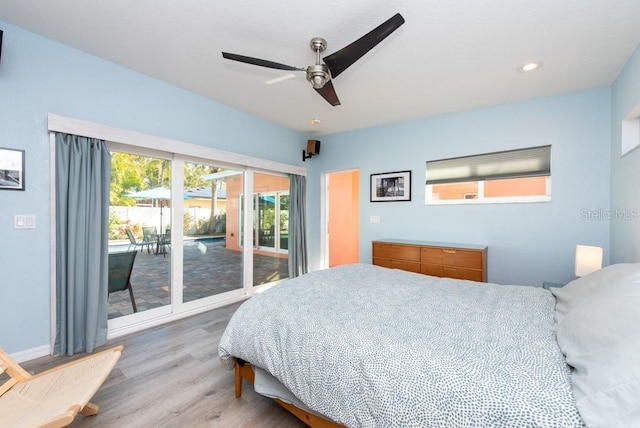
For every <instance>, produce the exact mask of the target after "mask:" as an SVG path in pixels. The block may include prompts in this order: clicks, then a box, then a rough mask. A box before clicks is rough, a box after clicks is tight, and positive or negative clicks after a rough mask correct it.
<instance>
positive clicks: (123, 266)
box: [109, 251, 138, 312]
mask: <svg viewBox="0 0 640 428" xmlns="http://www.w3.org/2000/svg"><path fill="white" fill-rule="evenodd" d="M137 254H138V252H137V251H127V252H126V253H110V254H109V294H111V293H114V292H116V291H124V290H129V296H131V306H133V312H138V307H137V306H136V299H135V298H134V297H133V287H131V272H132V270H133V263H134V262H135V260H136V255H137Z"/></svg>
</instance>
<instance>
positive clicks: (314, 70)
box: [307, 37, 331, 89]
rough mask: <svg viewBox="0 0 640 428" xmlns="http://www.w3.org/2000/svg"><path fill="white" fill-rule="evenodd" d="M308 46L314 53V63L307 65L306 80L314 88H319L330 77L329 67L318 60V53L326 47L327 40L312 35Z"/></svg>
mask: <svg viewBox="0 0 640 428" xmlns="http://www.w3.org/2000/svg"><path fill="white" fill-rule="evenodd" d="M309 47H311V50H312V51H314V52H315V53H316V63H315V64H314V65H310V66H309V67H307V80H308V81H309V82H311V86H313V87H314V88H316V89H321V88H322V87H323V86H324V85H325V83H327V82H328V81H329V80H330V79H331V75H330V74H329V67H327V66H326V65H325V64H323V63H322V62H321V61H320V53H321V52H324V51H325V49H327V41H326V40H325V39H323V38H322V37H314V38H313V39H311V41H310V42H309Z"/></svg>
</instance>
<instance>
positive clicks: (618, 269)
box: [550, 263, 640, 323]
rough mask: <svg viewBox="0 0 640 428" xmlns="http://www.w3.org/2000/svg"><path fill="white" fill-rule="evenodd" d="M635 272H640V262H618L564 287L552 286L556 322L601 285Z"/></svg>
mask: <svg viewBox="0 0 640 428" xmlns="http://www.w3.org/2000/svg"><path fill="white" fill-rule="evenodd" d="M633 272H640V263H618V264H615V265H610V266H607V267H604V268H602V269H600V270H597V271H595V272H593V273H590V274H589V275H586V276H583V277H582V278H578V279H575V280H573V281H571V282H569V283H568V284H567V285H565V286H564V287H555V288H551V289H550V290H551V292H552V293H553V295H554V296H556V322H558V323H559V322H560V321H562V319H563V318H564V317H565V316H567V314H568V313H569V312H571V310H573V309H574V308H575V307H577V306H578V305H579V304H580V302H581V301H582V300H583V299H585V298H587V297H589V296H590V295H591V293H593V292H594V291H595V290H596V289H598V288H599V287H600V286H602V285H606V284H608V283H610V282H612V281H615V280H616V279H618V278H621V277H623V276H626V275H629V274H631V273H633Z"/></svg>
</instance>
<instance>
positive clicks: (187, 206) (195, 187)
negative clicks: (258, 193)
mask: <svg viewBox="0 0 640 428" xmlns="http://www.w3.org/2000/svg"><path fill="white" fill-rule="evenodd" d="M243 185H244V175H243V173H242V171H237V170H233V169H226V168H221V167H217V166H213V165H205V164H199V163H190V162H185V164H184V186H183V188H184V196H183V202H182V204H183V216H184V217H183V240H182V245H183V260H182V278H183V288H182V295H183V301H184V302H192V301H195V300H199V299H203V298H206V297H210V296H215V295H217V294H221V293H224V292H227V291H232V290H240V289H242V288H243V270H244V263H243V255H242V248H240V247H239V246H238V245H237V243H236V238H235V237H236V236H238V235H239V233H238V232H239V230H238V215H237V213H238V205H237V198H232V200H229V198H228V197H227V194H228V193H227V192H228V191H229V190H230V191H231V192H232V193H233V192H235V191H237V189H240V190H241V189H242V187H243Z"/></svg>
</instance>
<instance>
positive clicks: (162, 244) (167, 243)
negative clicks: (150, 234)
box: [156, 232, 171, 257]
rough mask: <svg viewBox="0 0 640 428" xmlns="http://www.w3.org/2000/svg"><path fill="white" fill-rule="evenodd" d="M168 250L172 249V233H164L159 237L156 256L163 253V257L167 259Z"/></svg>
mask: <svg viewBox="0 0 640 428" xmlns="http://www.w3.org/2000/svg"><path fill="white" fill-rule="evenodd" d="M168 248H171V232H169V233H163V234H161V235H159V236H158V246H157V248H156V255H158V254H160V252H162V255H163V256H165V257H166V255H167V249H168Z"/></svg>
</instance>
